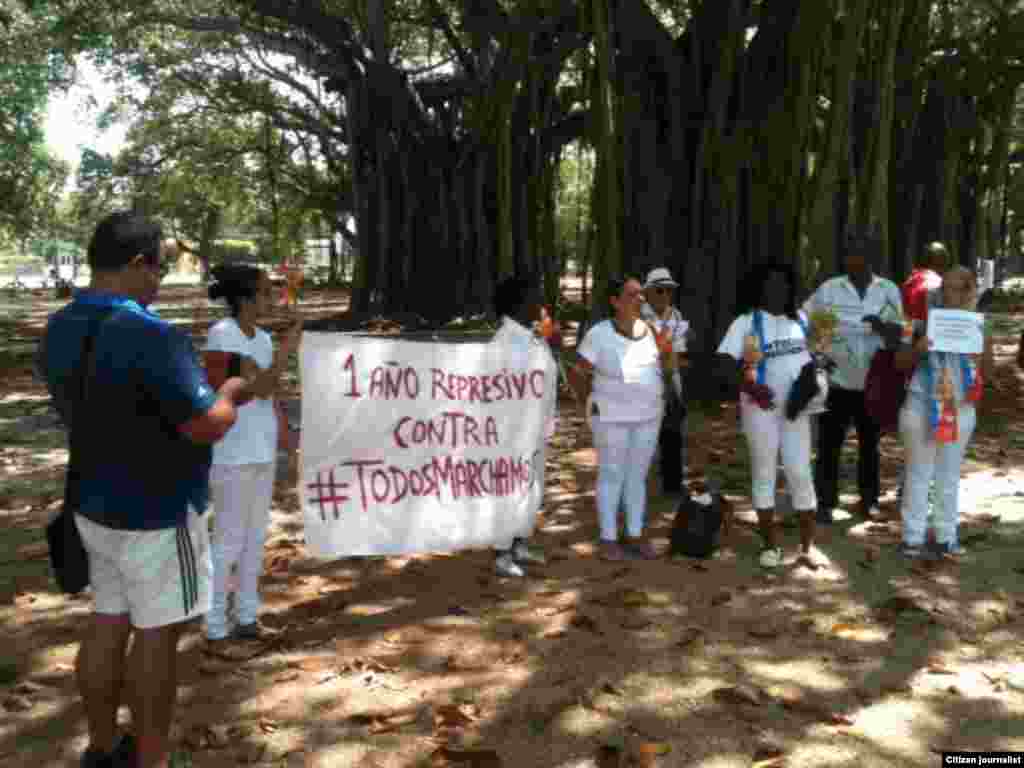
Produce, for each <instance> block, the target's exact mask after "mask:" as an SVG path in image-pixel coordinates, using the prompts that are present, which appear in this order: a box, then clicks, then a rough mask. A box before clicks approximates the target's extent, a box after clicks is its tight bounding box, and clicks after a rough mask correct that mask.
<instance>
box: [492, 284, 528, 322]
mask: <svg viewBox="0 0 1024 768" xmlns="http://www.w3.org/2000/svg"><path fill="white" fill-rule="evenodd" d="M532 288H533V285H532V283H531V281H530V279H529V278H528V277H526V276H525V275H513V276H512V277H506V278H505V279H504V280H502V281H501V282H500V283H498V286H497V288H495V290H494V313H495V314H496V315H497V316H498V317H515V316H516V315H517V314H519V311H520V310H521V309H522V308H523V306H524V305H525V304H526V303H527V302H528V301H529V300H530V298H531V291H532Z"/></svg>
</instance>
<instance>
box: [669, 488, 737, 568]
mask: <svg viewBox="0 0 1024 768" xmlns="http://www.w3.org/2000/svg"><path fill="white" fill-rule="evenodd" d="M707 485H708V491H707V493H705V494H703V496H698V497H693V496H691V495H690V491H689V489H686V490H685V491H684V496H683V498H682V500H681V501H680V502H679V506H678V507H677V508H676V517H675V520H674V521H673V522H672V540H671V546H670V547H669V554H670V555H671V556H673V557H675V556H678V555H682V556H685V557H699V558H707V557H711V555H712V554H713V553H714V551H715V550H716V549H718V546H719V542H720V539H721V535H722V526H723V523H724V522H725V505H724V503H723V500H722V494H721V489H720V486H719V484H718V483H717V482H715V481H711V480H709V481H708V484H707Z"/></svg>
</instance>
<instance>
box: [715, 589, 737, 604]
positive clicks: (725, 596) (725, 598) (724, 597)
mask: <svg viewBox="0 0 1024 768" xmlns="http://www.w3.org/2000/svg"><path fill="white" fill-rule="evenodd" d="M730 600H732V593H731V592H729V590H727V589H723V590H721V591H719V592H717V593H715V595H714V596H712V598H711V606H712V607H713V608H714V607H717V606H719V605H725V604H726V603H728V602H729V601H730Z"/></svg>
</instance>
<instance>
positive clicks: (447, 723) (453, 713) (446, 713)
mask: <svg viewBox="0 0 1024 768" xmlns="http://www.w3.org/2000/svg"><path fill="white" fill-rule="evenodd" d="M479 714H480V713H479V708H478V707H477V706H476V705H475V704H443V705H441V706H438V707H435V708H434V726H435V727H437V728H464V727H466V726H469V725H472V724H473V723H475V722H476V721H477V720H478V719H479Z"/></svg>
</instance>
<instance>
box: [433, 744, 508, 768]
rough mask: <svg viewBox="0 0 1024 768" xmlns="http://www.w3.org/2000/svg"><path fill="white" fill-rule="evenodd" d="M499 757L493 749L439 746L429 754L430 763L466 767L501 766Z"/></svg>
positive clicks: (442, 767)
mask: <svg viewBox="0 0 1024 768" xmlns="http://www.w3.org/2000/svg"><path fill="white" fill-rule="evenodd" d="M501 764H502V763H501V757H499V756H498V753H497V752H495V751H494V750H493V749H453V748H452V747H439V748H438V749H437V750H435V751H434V753H433V754H432V755H431V756H430V765H431V766H435V767H436V768H445V766H449V765H458V766H465V767H466V768H501Z"/></svg>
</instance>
